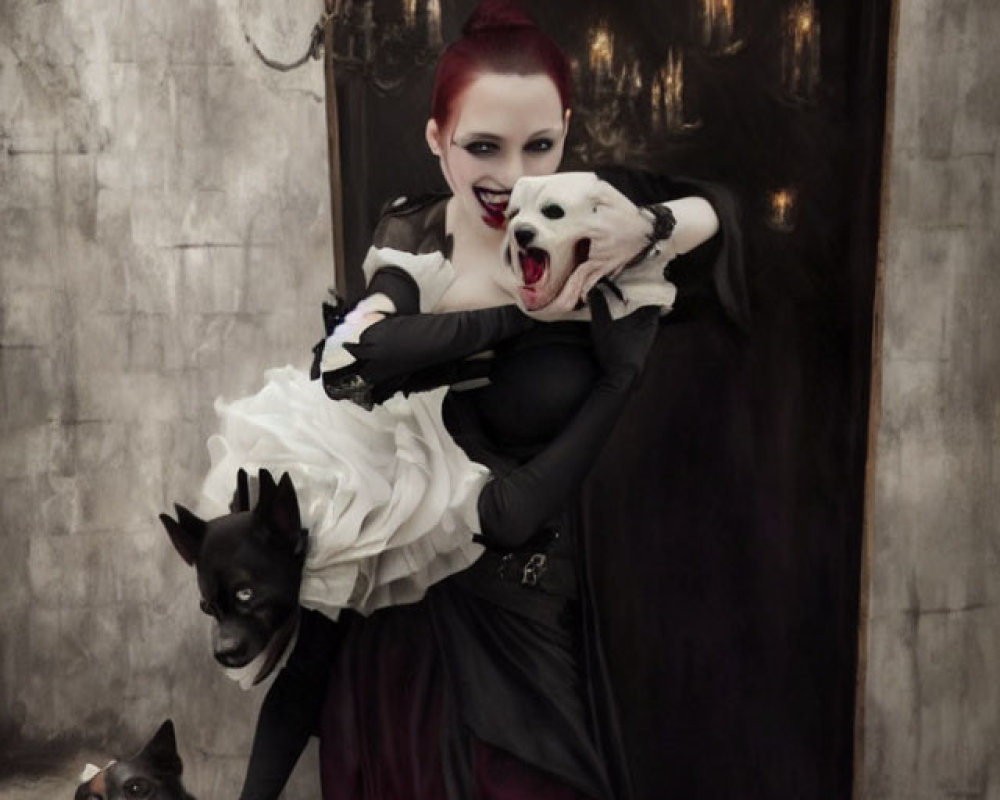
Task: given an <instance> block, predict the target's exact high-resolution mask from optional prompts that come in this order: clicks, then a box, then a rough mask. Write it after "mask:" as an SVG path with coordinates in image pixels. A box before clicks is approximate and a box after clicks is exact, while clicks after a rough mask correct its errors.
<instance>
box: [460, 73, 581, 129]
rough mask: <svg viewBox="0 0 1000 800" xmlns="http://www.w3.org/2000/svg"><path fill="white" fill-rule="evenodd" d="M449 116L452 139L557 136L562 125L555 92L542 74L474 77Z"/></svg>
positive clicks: (557, 97) (482, 75)
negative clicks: (453, 124) (462, 137)
mask: <svg viewBox="0 0 1000 800" xmlns="http://www.w3.org/2000/svg"><path fill="white" fill-rule="evenodd" d="M453 116H454V120H455V128H454V136H464V135H471V134H489V135H493V136H499V137H507V136H528V135H531V134H534V133H538V132H541V131H544V130H548V131H551V132H555V133H557V132H559V131H561V130H562V125H563V109H562V101H561V100H560V99H559V91H558V90H557V89H556V85H555V83H553V81H552V79H551V78H550V77H549V76H548V75H544V74H537V75H508V74H500V73H496V72H487V73H483V74H481V75H478V76H476V78H474V79H473V81H472V83H470V84H469V86H468V87H467V88H466V90H465V91H464V92H462V94H461V95H460V96H459V97H458V99H457V101H456V103H455V108H454V114H453Z"/></svg>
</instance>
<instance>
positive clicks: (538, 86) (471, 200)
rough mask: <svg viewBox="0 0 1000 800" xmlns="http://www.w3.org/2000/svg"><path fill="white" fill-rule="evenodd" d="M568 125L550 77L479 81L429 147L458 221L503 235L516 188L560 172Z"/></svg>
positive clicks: (430, 132)
mask: <svg viewBox="0 0 1000 800" xmlns="http://www.w3.org/2000/svg"><path fill="white" fill-rule="evenodd" d="M568 122H569V111H566V112H565V113H564V112H563V108H562V101H561V100H560V99H559V92H558V91H557V90H556V86H555V84H554V83H553V82H552V79H551V78H549V77H548V76H547V75H544V74H539V75H505V74H504V75H502V74H498V73H492V72H488V73H483V74H481V75H479V76H478V77H476V78H475V79H474V80H473V81H472V83H471V84H469V86H468V88H466V90H465V91H464V92H462V94H460V95H459V96H458V97H457V98H456V100H455V103H454V107H453V109H452V112H451V119H449V121H448V124H447V126H445V127H444V128H440V127H439V126H438V125H437V123H436V122H435V121H434V120H433V119H432V120H431V121H430V122H428V123H427V142H428V144H429V145H430V148H431V151H432V152H434V153H435V155H438V156H440V159H441V170H442V171H443V172H444V176H445V179H446V180H447V181H448V186H449V187H450V188H451V191H452V193H453V194H454V196H455V201H456V204H457V210H458V214H459V216H458V218H457V219H456V222H457V223H458V224H460V225H471V226H475V227H476V228H479V229H481V230H483V231H484V232H485V231H486V230H487V229H493V230H502V229H503V228H504V226H505V225H506V221H507V220H506V216H505V214H506V211H507V201H508V200H509V198H510V190H511V188H512V187H513V185H514V181H516V180H517V179H518V178H520V177H521V176H522V175H550V174H551V173H553V172H555V171H556V169H557V168H558V167H559V162H560V161H561V160H562V154H563V145H564V144H565V141H566V130H567V125H568ZM483 226H486V227H485V228H483Z"/></svg>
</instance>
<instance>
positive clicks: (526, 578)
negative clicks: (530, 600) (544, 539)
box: [521, 553, 549, 586]
mask: <svg viewBox="0 0 1000 800" xmlns="http://www.w3.org/2000/svg"><path fill="white" fill-rule="evenodd" d="M548 560H549V559H548V557H547V556H546V555H545V554H544V553H532V554H531V558H529V559H528V560H527V562H526V563H525V565H524V569H522V570H521V585H522V586H537V585H538V582H539V581H540V580H541V579H542V576H543V575H545V572H546V571H547V570H548V568H549V565H548Z"/></svg>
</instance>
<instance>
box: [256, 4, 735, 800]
mask: <svg viewBox="0 0 1000 800" xmlns="http://www.w3.org/2000/svg"><path fill="white" fill-rule="evenodd" d="M570 116H571V113H570V71H569V66H568V63H567V60H566V57H565V56H564V54H563V53H562V52H561V51H560V49H559V48H558V47H557V46H556V45H555V44H554V43H553V41H552V40H551V39H550V38H549V37H548V36H547V35H546V34H545V33H543V32H542V31H541V30H540V29H538V28H537V27H536V25H535V24H534V23H533V22H532V21H531V20H530V19H529V18H528V17H527V16H526V15H525V14H524V13H523V12H522V11H521V10H520V9H519V8H518V7H517V6H516V5H514V4H513V3H511V2H506V1H505V0H487V2H484V3H482V4H481V5H480V6H479V8H478V9H477V11H476V12H475V13H474V14H473V16H472V18H471V19H470V21H469V22H468V23H467V25H466V27H465V29H464V31H463V36H462V37H461V38H460V39H459V40H458V41H457V42H455V43H453V44H452V45H451V46H450V47H449V48H448V49H447V50H446V51H445V53H444V54H443V55H442V57H441V60H440V62H439V64H438V68H437V73H436V78H435V88H434V95H433V100H432V116H431V119H430V120H429V121H428V123H427V129H426V137H427V142H428V145H429V147H430V149H431V151H432V153H433V154H434V155H435V156H437V157H438V158H439V160H440V165H441V169H442V171H443V173H444V176H445V178H446V180H447V182H448V185H449V187H450V189H451V193H450V194H449V195H437V196H429V197H424V198H419V199H416V200H412V201H408V200H400V201H398V202H397V203H395V204H393V205H392V206H391V207H390V208H389V210H388V211H387V212H386V214H385V216H384V217H383V219H382V220H381V222H380V224H379V226H378V229H377V230H376V233H375V237H374V243H373V247H372V249H371V251H370V252H369V254H368V257H367V259H366V262H365V271H366V277H367V278H368V289H367V292H366V294H365V296H364V298H362V300H361V301H360V302H359V303H357V304H356V305H355V307H354V308H353V310H352V311H351V312H350V313H349V314H347V315H346V317H338V318H336V319H335V320H333V324H332V325H331V330H330V333H331V336H330V338H329V339H328V340H327V343H326V348H325V350H324V351H323V352H322V354H321V359H320V360H319V361H318V363H317V370H318V371H320V372H322V377H323V382H324V385H325V387H326V390H327V393H328V394H330V395H331V396H332V397H335V398H351V399H354V400H357V401H359V402H362V403H366V404H370V403H376V404H377V403H381V402H383V401H385V400H387V399H388V398H389V397H390V396H392V395H394V394H395V393H396V392H398V391H404V392H417V391H420V390H423V389H427V388H429V387H435V386H442V385H451V386H452V387H453V388H452V390H451V391H449V392H448V394H447V396H446V397H445V400H444V407H443V415H444V422H445V424H446V425H447V428H448V431H449V432H450V434H451V435H452V436H453V437H454V439H455V440H456V441H457V442H458V444H459V445H460V446H461V447H462V448H463V449H464V450H465V452H466V453H467V454H468V455H469V457H470V458H471V459H472V460H473V461H476V462H478V463H481V464H485V465H486V466H488V467H489V468H490V470H491V472H492V474H493V475H494V476H495V478H494V479H493V480H492V481H491V482H490V483H488V484H487V485H486V487H485V488H484V489H483V492H482V494H481V495H480V498H479V503H478V511H479V518H480V523H481V536H480V537H479V541H480V543H481V544H483V545H484V546H485V548H486V549H485V553H484V554H483V555H482V556H481V557H480V558H478V560H476V561H475V563H473V564H472V565H471V566H470V567H468V568H467V569H464V570H463V571H460V572H458V573H456V574H454V575H452V576H451V577H449V578H446V579H445V580H443V581H441V582H438V583H436V584H435V585H433V586H431V587H430V588H429V589H428V590H427V593H426V596H425V597H424V598H423V599H422V600H421V601H420V602H418V603H415V604H412V605H406V606H394V607H390V608H384V609H382V610H379V611H377V612H375V613H374V614H372V615H371V616H369V617H367V618H362V617H360V616H357V615H354V614H351V613H346V614H343V615H341V618H340V620H339V621H338V622H337V623H336V624H333V623H330V622H329V620H327V619H325V618H324V617H322V616H321V615H319V614H317V613H315V612H304V614H303V618H302V623H301V627H300V633H299V638H298V643H297V646H296V649H295V651H294V652H293V654H292V656H291V658H290V659H289V661H288V663H287V665H286V666H285V668H284V669H283V670H282V672H281V673H280V674H279V676H278V678H277V679H276V681H275V683H274V684H273V685H272V687H271V689H270V690H269V693H268V697H267V699H266V701H265V704H264V706H263V708H262V711H261V717H260V721H259V724H258V730H257V735H256V738H255V742H254V748H253V753H252V756H251V763H250V767H249V770H248V775H247V780H246V783H245V785H244V788H243V792H242V795H241V797H242V798H244V800H255V799H257V798H274V797H276V796H277V793H278V792H279V791H280V789H281V787H282V786H283V785H284V782H285V780H286V778H287V775H288V773H289V772H290V770H291V768H292V765H293V764H294V763H295V760H296V759H297V757H298V754H299V753H300V752H301V749H302V747H303V745H304V743H305V740H306V739H307V738H308V736H309V734H310V733H311V732H316V731H317V730H318V732H319V733H320V738H321V761H322V776H323V797H324V798H325V800H333V799H334V798H337V799H338V800H339V799H340V798H345V799H346V798H372V799H374V798H412V799H413V800H432V799H433V800H440V799H441V798H449V799H450V800H474V799H475V798H483V800H505V799H506V798H510V800H514V799H515V798H517V799H518V800H531V799H532V798H538V799H552V800H556V799H557V798H558V799H562V798H566V799H567V800H569V799H570V798H591V799H592V800H608V799H609V798H626V797H628V796H629V789H628V778H627V774H626V769H625V765H624V759H623V758H622V754H621V747H620V745H621V743H620V741H619V738H618V736H617V730H616V725H615V717H614V713H613V709H612V705H611V703H610V698H609V697H608V696H607V693H606V692H605V691H604V690H603V683H602V679H601V663H602V662H601V657H600V653H599V651H598V649H597V647H596V641H595V639H594V638H593V637H592V635H591V634H592V633H593V629H592V627H591V626H590V625H589V624H588V609H587V597H586V592H585V583H584V582H583V581H582V580H581V575H582V569H581V563H580V557H579V547H578V542H577V534H576V522H575V519H574V512H573V507H574V504H573V502H572V501H573V496H574V494H575V492H576V491H577V489H578V488H579V485H580V483H581V481H582V479H583V477H584V476H585V474H586V472H587V469H588V467H589V465H590V464H591V463H592V461H593V460H594V458H595V457H596V454H597V453H598V452H599V449H600V447H601V444H602V442H603V440H604V438H605V436H606V434H607V432H608V431H609V430H610V428H611V426H612V425H613V423H614V422H615V420H616V418H617V416H618V414H619V413H620V411H621V409H622V407H623V405H624V403H625V400H626V398H627V397H628V393H629V389H630V387H631V385H632V383H633V381H634V379H635V378H636V377H637V375H638V373H639V371H640V370H641V367H642V363H643V360H644V357H645V354H646V351H647V349H648V347H649V344H650V341H651V338H652V335H653V333H654V332H655V318H656V315H655V314H654V315H652V316H650V315H648V314H645V315H636V314H633V315H630V316H629V317H625V318H624V319H622V320H619V321H617V322H613V323H611V322H608V321H607V320H606V319H604V318H603V315H598V314H596V313H595V317H598V316H601V319H599V320H597V321H596V322H595V323H594V324H591V325H587V324H586V323H580V322H549V321H546V322H542V323H539V322H536V321H535V320H533V319H529V318H528V317H527V316H525V314H524V313H523V312H522V308H521V307H528V308H531V309H532V310H533V312H534V313H535V315H536V316H540V317H543V318H545V319H546V320H551V319H557V318H558V317H559V316H560V315H561V314H564V313H566V312H568V311H570V310H572V309H574V308H575V307H576V306H577V305H578V304H579V303H580V302H581V300H586V299H587V298H588V297H592V298H594V296H593V295H591V294H590V291H591V289H592V288H593V286H594V285H595V284H596V283H597V282H598V281H599V280H600V279H601V278H602V277H604V276H606V275H613V274H615V273H617V272H619V271H620V270H621V269H623V268H627V265H628V264H629V263H630V262H633V261H635V260H636V259H641V258H643V257H647V256H649V255H650V253H651V251H653V249H654V248H659V250H658V252H662V253H663V258H664V261H666V260H668V259H671V258H674V257H678V261H683V260H684V259H688V260H689V261H690V262H692V263H695V264H696V265H700V267H702V269H700V271H701V272H702V273H703V274H705V275H707V276H708V278H707V280H706V284H707V283H711V281H712V280H713V279H714V283H715V286H714V290H715V292H716V293H717V294H718V295H719V296H720V299H721V302H722V304H723V306H724V307H725V308H727V309H728V310H729V311H730V313H731V315H732V316H733V317H735V318H737V319H739V316H740V313H741V308H742V305H741V304H742V302H743V297H742V295H741V293H740V286H741V283H740V280H739V278H740V272H739V269H740V268H739V263H738V261H739V259H738V256H737V255H735V245H737V244H738V239H737V238H736V237H737V232H736V231H735V230H733V229H732V228H730V227H729V225H728V222H729V221H730V220H731V219H732V209H731V208H730V207H729V206H728V204H727V201H726V200H725V196H724V194H721V193H715V192H714V191H712V190H702V189H701V188H698V187H695V186H693V185H691V184H685V183H680V182H674V181H670V180H665V179H657V178H652V177H649V176H646V175H637V174H635V173H631V172H626V171H622V170H615V171H605V172H601V173H599V174H600V175H601V177H603V178H605V179H606V180H607V181H608V184H607V185H606V186H605V187H604V189H603V192H604V194H603V196H602V198H601V202H600V204H599V205H600V209H599V213H595V214H594V215H593V218H592V219H590V220H588V222H587V225H588V226H589V227H588V231H589V238H590V240H591V246H590V253H589V258H588V259H587V260H586V261H585V262H584V263H583V264H581V265H580V267H578V268H577V270H576V271H575V272H574V273H573V275H572V276H571V278H570V279H569V280H568V281H567V282H566V284H565V285H564V286H561V287H556V289H557V290H558V291H551V292H550V293H549V296H546V298H545V300H546V302H545V303H544V304H542V306H543V307H539V304H538V303H534V302H532V298H531V297H529V295H530V294H531V293H530V292H528V293H526V294H522V296H521V297H520V301H521V303H520V306H521V307H519V305H517V304H514V303H512V298H511V296H510V295H509V294H507V293H505V292H504V291H503V290H502V289H501V288H499V287H498V285H497V284H496V282H495V281H494V280H493V276H495V275H496V274H497V272H498V271H500V270H503V269H504V266H503V264H502V263H501V240H502V238H503V236H504V229H505V226H506V223H507V217H508V212H509V211H510V209H508V207H507V204H508V199H509V197H510V192H511V189H512V188H513V185H514V183H515V181H516V180H517V179H518V178H520V177H522V176H531V175H548V174H551V173H554V172H555V171H556V170H557V169H558V167H559V164H560V161H561V159H562V154H563V147H564V144H565V141H566V134H567V130H568V125H569V123H570ZM611 184H617V185H618V187H619V188H620V189H621V190H622V191H621V192H620V191H619V190H618V189H615V188H613V187H612V185H611ZM622 192H624V193H622ZM626 195H629V196H632V197H633V198H635V200H636V201H637V202H639V203H640V205H636V204H635V203H633V201H632V200H629V199H627V197H626ZM720 219H721V220H722V221H723V225H722V227H721V230H720ZM535 288H537V287H535ZM702 288H704V287H702ZM682 294H683V292H682ZM594 302H597V303H599V304H600V305H601V306H602V307H603V303H602V302H601V301H600V300H599V299H597V298H594ZM484 351H490V357H488V358H482V357H475V358H473V356H476V355H477V354H482V353H483V352H484ZM609 535H610V532H609ZM327 675H329V683H328V684H326V683H325V681H326V676H327ZM324 686H326V699H325V703H324V705H323V712H322V714H321V715H320V718H319V719H318V721H317V707H318V704H319V702H320V698H321V696H322V695H323V691H324Z"/></svg>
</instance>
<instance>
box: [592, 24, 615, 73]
mask: <svg viewBox="0 0 1000 800" xmlns="http://www.w3.org/2000/svg"><path fill="white" fill-rule="evenodd" d="M614 56H615V43H614V39H613V38H612V37H611V31H609V30H608V28H607V26H606V25H605V24H603V23H602V24H600V25H598V26H597V27H596V28H594V29H592V30H591V31H590V58H589V62H588V66H589V67H590V74H591V75H593V76H594V80H595V81H597V82H598V83H601V84H603V83H604V82H605V81H606V80H607V79H608V78H610V77H611V66H612V62H613V61H614Z"/></svg>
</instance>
